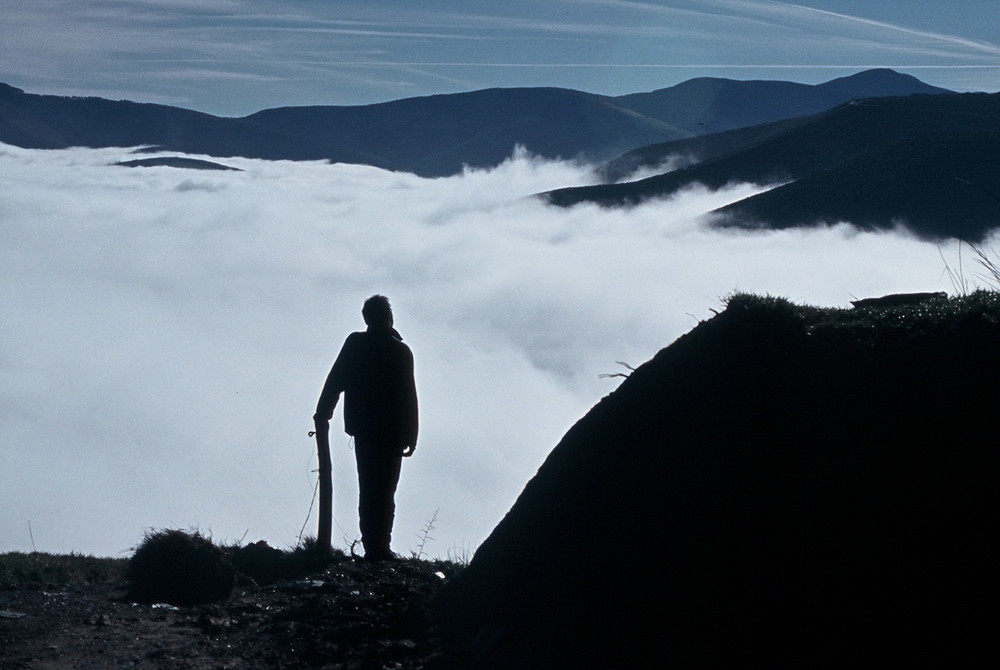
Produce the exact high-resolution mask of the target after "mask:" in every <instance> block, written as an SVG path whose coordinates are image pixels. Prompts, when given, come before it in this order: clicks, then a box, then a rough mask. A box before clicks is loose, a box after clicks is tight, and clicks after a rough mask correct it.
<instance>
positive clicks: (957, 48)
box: [0, 0, 1000, 115]
mask: <svg viewBox="0 0 1000 670" xmlns="http://www.w3.org/2000/svg"><path fill="white" fill-rule="evenodd" d="M870 67H892V68H895V69H897V70H899V71H902V72H906V73H908V74H913V75H915V76H917V77H919V78H920V79H923V80H924V81H927V82H928V83H932V84H935V85H939V86H944V87H946V88H952V89H955V90H986V91H996V90H998V89H1000V12H997V11H996V7H995V5H994V3H991V2H982V0H953V1H952V2H947V3H945V2H900V1H898V0H874V1H872V0H868V1H855V0H811V1H806V2H801V3H787V2H772V1H765V0H699V1H698V2H692V1H683V0H681V1H663V2H654V1H647V2H644V1H633V0H547V1H546V2H527V1H524V0H514V1H511V2H506V3H496V2H482V1H480V0H462V1H461V2H459V1H457V0H424V1H422V2H419V3H414V2H401V1H396V0H391V1H386V0H368V1H366V2H330V1H327V0H323V1H318V0H293V1H287V2H265V1H263V0H220V1H214V2H212V1H208V2H206V1H204V0H128V1H125V0H34V1H33V2H22V1H21V0H0V81H4V82H6V83H9V84H12V85H14V86H18V87H20V88H23V89H25V90H28V91H31V92H38V93H53V94H67V95H97V96H102V97H109V98H115V99H118V98H122V99H131V100H138V101H143V102H160V103H166V104H173V105H178V106H182V107H187V108H191V109H197V110H199V111H205V112H210V113H214V114H222V115H241V114H247V113H251V112H254V111H257V110H259V109H264V108H268V107H275V106H282V105H309V104H348V105H350V104H366V103H372V102H380V101H385V100H393V99H398V98H403V97H410V96H417V95H430V94H435V93H453V92H459V91H466V90H475V89H480V88H487V87H493V86H505V87H510V86H561V87H568V88H576V89H580V90H585V91H590V92H594V93H603V94H609V95H618V94H624V93H632V92H637V91H645V90H653V89H657V88H663V87H665V86H670V85H673V84H676V83H679V82H681V81H684V80H686V79H690V78H692V77H697V76H721V77H730V78H736V79H787V80H793V81H801V82H806V83H820V82H823V81H827V80H829V79H832V78H835V77H838V76H843V75H846V74H850V73H852V72H855V71H858V70H861V69H865V68H870Z"/></svg>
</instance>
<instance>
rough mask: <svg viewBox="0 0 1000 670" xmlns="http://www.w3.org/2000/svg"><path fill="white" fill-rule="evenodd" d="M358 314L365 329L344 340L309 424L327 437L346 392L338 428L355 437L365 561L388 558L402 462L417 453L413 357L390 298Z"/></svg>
mask: <svg viewBox="0 0 1000 670" xmlns="http://www.w3.org/2000/svg"><path fill="white" fill-rule="evenodd" d="M361 315H362V316H363V317H364V320H365V323H366V324H367V325H368V329H367V330H366V331H365V332H356V333H351V334H350V335H348V337H347V340H346V341H345V342H344V346H343V348H342V349H341V350H340V354H339V355H338V356H337V360H336V361H335V362H334V364H333V368H332V369H331V370H330V374H329V376H327V378H326V384H325V385H324V386H323V393H322V394H321V395H320V397H319V402H318V403H316V414H315V415H313V420H314V421H315V423H316V430H317V431H329V429H330V419H331V417H332V416H333V410H334V408H335V407H336V406H337V400H338V398H339V397H340V394H341V393H343V394H344V430H345V431H346V432H347V434H348V435H353V436H354V453H355V457H356V458H357V462H358V488H359V490H360V502H359V505H358V513H359V516H360V526H361V542H362V544H363V545H364V548H365V559H366V560H373V561H380V560H392V559H393V558H395V556H394V555H393V553H392V551H390V549H389V540H390V536H391V534H392V522H393V517H394V516H395V510H396V504H395V502H394V500H393V498H394V496H395V493H396V485H397V484H398V482H399V471H400V467H401V465H402V458H403V457H404V456H410V455H412V454H413V452H414V450H415V449H416V447H417V388H416V384H415V383H414V381H413V354H412V353H411V352H410V348H409V347H407V346H406V345H405V344H403V338H402V337H401V336H400V335H399V333H398V332H396V329H395V328H393V327H392V307H391V306H390V305H389V299H388V298H386V297H385V296H382V295H373V296H372V297H371V298H369V299H368V300H366V301H365V304H364V307H362V309H361ZM323 434H325V433H323Z"/></svg>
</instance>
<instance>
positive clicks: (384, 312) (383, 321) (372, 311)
mask: <svg viewBox="0 0 1000 670" xmlns="http://www.w3.org/2000/svg"><path fill="white" fill-rule="evenodd" d="M361 316H363V317H364V319H365V323H366V324H367V325H369V326H375V327H376V328H378V327H383V328H392V306H391V305H390V304H389V299H388V298H386V297H385V296H384V295H373V296H372V297H370V298H368V300H365V304H364V306H363V307H362V308H361Z"/></svg>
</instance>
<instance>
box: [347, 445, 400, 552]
mask: <svg viewBox="0 0 1000 670" xmlns="http://www.w3.org/2000/svg"><path fill="white" fill-rule="evenodd" d="M354 452H355V456H356V458H357V462H358V490H359V493H360V496H359V503H358V517H359V521H360V524H359V525H360V528H361V543H362V544H363V545H364V547H365V557H366V558H372V559H375V560H378V559H381V558H389V557H390V556H391V555H392V554H391V551H390V549H389V543H390V539H391V537H392V522H393V519H394V518H395V512H396V503H395V500H394V498H395V494H396V486H397V484H398V483H399V473H400V469H401V465H402V458H401V457H400V456H398V455H394V454H393V453H392V452H388V453H387V450H385V449H380V448H378V446H376V445H372V444H369V443H365V442H363V441H359V440H357V439H355V445H354Z"/></svg>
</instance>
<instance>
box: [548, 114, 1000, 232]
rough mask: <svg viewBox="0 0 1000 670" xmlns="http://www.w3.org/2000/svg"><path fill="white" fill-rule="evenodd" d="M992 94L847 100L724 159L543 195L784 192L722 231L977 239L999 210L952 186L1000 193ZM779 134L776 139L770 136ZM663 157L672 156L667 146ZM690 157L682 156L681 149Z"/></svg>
mask: <svg viewBox="0 0 1000 670" xmlns="http://www.w3.org/2000/svg"><path fill="white" fill-rule="evenodd" d="M998 120H1000V94H962V95H958V94H956V95H946V96H940V95H939V96H909V97H905V98H879V99H869V100H862V101H855V102H852V103H848V104H846V105H842V106H840V107H837V108H836V109H833V110H830V111H828V112H824V113H823V114H819V115H816V116H814V117H811V118H810V119H809V120H808V122H806V123H798V122H796V123H789V124H787V125H785V126H778V127H769V128H764V129H759V130H758V132H756V133H749V132H744V131H737V132H734V133H731V134H729V135H728V136H727V137H725V138H719V139H718V141H719V143H720V145H721V143H722V142H726V141H732V143H733V144H732V150H731V151H729V152H728V153H720V152H721V151H722V150H723V149H722V147H721V146H716V148H715V155H714V156H713V157H712V158H710V159H709V160H705V161H703V162H699V163H696V164H694V165H690V166H688V167H686V168H683V169H680V170H676V171H673V172H668V173H666V174H661V175H657V176H655V177H649V178H647V179H642V180H640V181H635V182H629V183H622V184H606V185H601V186H589V187H588V186H584V187H578V188H568V189H560V190H558V191H553V192H551V193H548V194H545V197H546V198H547V199H548V200H549V201H550V202H552V203H554V204H557V205H561V206H570V205H573V204H576V203H580V202H595V203H598V204H601V205H605V206H629V205H634V204H637V203H640V202H643V201H645V200H648V199H651V198H660V197H667V196H669V195H671V194H673V193H675V192H677V191H678V190H680V189H682V188H684V187H685V186H689V185H691V184H696V183H697V184H703V185H705V186H708V187H709V188H713V189H715V188H720V187H722V186H725V185H726V184H731V183H754V184H760V185H769V184H784V185H783V186H781V187H779V188H778V189H775V190H774V191H771V192H769V193H767V194H763V195H760V196H755V197H753V198H750V199H747V200H745V201H743V202H741V203H737V204H735V205H732V206H731V207H730V208H728V209H727V210H726V214H727V215H728V216H727V217H726V218H725V219H724V222H725V223H727V224H729V225H749V226H762V227H789V226H795V225H805V226H808V225H815V224H817V223H835V222H838V221H849V222H853V223H855V224H857V225H859V226H860V227H862V228H892V227H894V226H895V225H896V224H897V223H904V224H905V225H907V226H908V227H909V228H910V229H912V230H913V231H915V232H917V233H918V234H920V235H922V236H924V237H928V238H939V239H940V238H947V237H954V236H957V235H958V234H959V231H960V230H962V231H964V234H965V236H966V238H967V239H972V240H979V239H982V237H983V236H985V234H987V232H988V231H989V230H991V229H993V228H995V227H996V225H997V220H998V214H1000V211H998V210H997V203H995V202H989V201H988V200H987V199H985V198H982V197H977V194H972V197H965V195H966V193H968V190H969V189H967V188H965V187H963V188H961V189H958V190H956V188H955V183H956V182H955V180H956V179H961V180H965V181H969V182H973V183H975V184H977V185H978V186H979V187H981V188H985V189H987V190H989V191H993V192H1000V170H998V169H997V165H998V160H1000V124H998V123H997V121H998ZM775 131H777V132H775ZM665 148H666V149H667V150H669V147H665ZM684 148H686V147H684V146H682V149H684Z"/></svg>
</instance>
